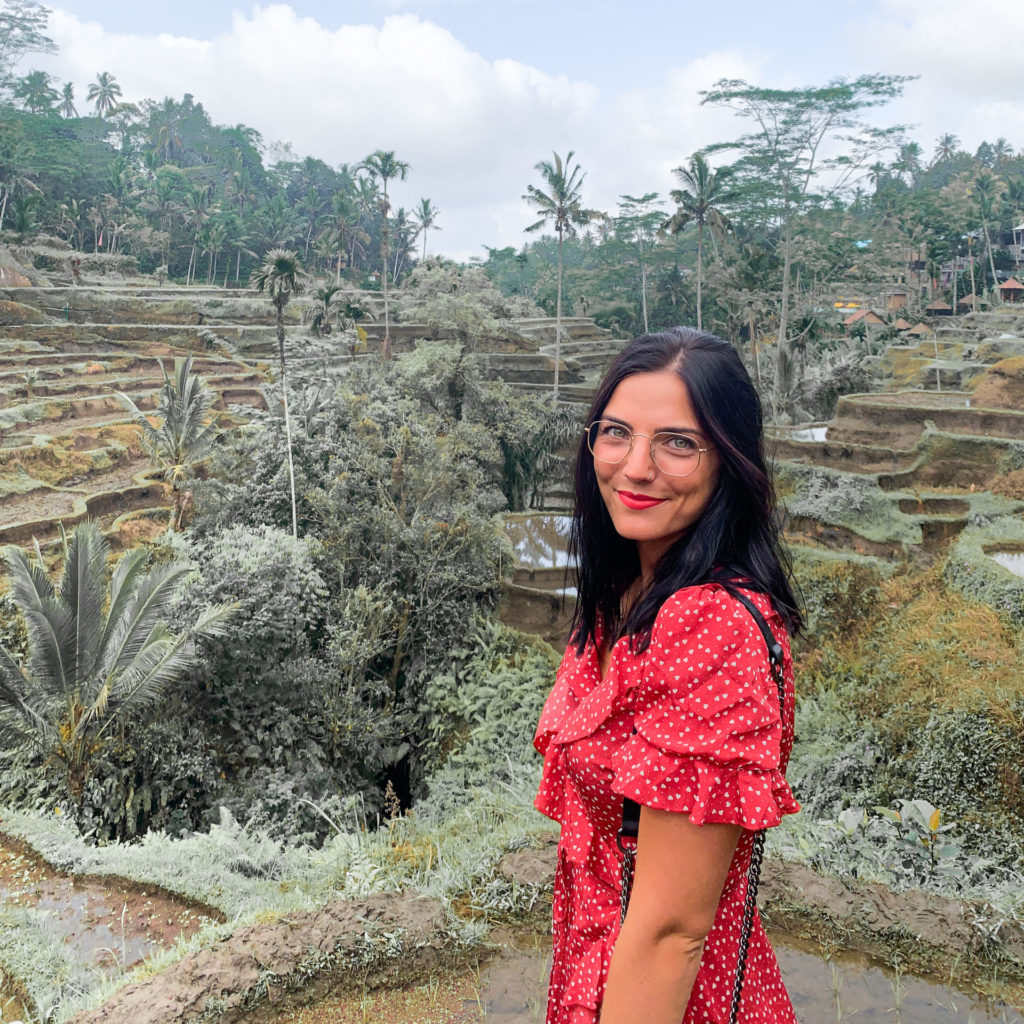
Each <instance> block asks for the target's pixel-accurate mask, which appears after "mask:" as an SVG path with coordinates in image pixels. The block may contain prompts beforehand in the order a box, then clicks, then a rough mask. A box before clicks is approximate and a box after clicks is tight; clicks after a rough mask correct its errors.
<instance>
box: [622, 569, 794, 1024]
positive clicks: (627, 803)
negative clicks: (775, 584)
mask: <svg viewBox="0 0 1024 1024" xmlns="http://www.w3.org/2000/svg"><path fill="white" fill-rule="evenodd" d="M726 589H727V590H728V592H729V594H731V595H732V596H733V597H734V598H735V599H736V600H737V601H739V602H740V604H742V605H743V607H744V608H746V609H747V611H748V612H749V613H750V616H751V618H752V619H753V620H754V622H755V623H756V625H757V628H758V629H759V630H760V632H761V636H762V637H763V638H764V643H765V646H766V647H767V648H768V667H769V669H770V670H771V674H772V679H774V680H775V685H776V686H777V687H778V690H779V716H780V718H781V717H782V716H783V715H784V714H785V708H786V681H785V673H784V667H783V666H784V656H783V650H782V644H780V643H779V642H778V640H776V639H775V635H774V634H773V633H772V631H771V629H770V627H769V626H768V623H767V622H766V621H765V618H764V616H763V615H762V614H761V610H760V609H759V608H758V607H757V605H756V604H754V602H753V601H751V600H750V598H749V597H747V596H746V595H745V594H742V593H740V592H739V590H738V589H736V588H735V587H727V588H726ZM633 732H634V733H635V732H636V727H635V726H634V728H633ZM639 832H640V805H639V804H638V803H637V802H636V801H635V800H630V799H629V798H628V797H626V798H623V801H622V826H621V827H620V828H619V831H618V833H617V834H616V836H615V842H616V844H617V846H618V847H619V849H620V850H621V851H622V855H623V862H622V891H621V913H620V918H619V923H620V924H621V923H622V921H624V920H625V918H626V908H627V907H628V905H629V894H630V890H631V889H632V887H633V873H634V871H635V869H636V849H635V846H634V845H632V844H628V843H627V842H626V840H634V841H635V840H636V837H637V835H638V834H639ZM764 838H765V830H764V829H763V828H762V829H758V830H757V831H756V832H755V833H754V837H753V840H752V843H751V851H750V867H749V868H748V869H747V890H746V894H745V896H744V899H743V921H742V924H741V925H740V942H739V952H738V956H737V960H736V977H735V980H734V982H733V990H732V1003H731V1005H730V1008H729V1024H736V1020H737V1017H738V1015H739V1009H740V996H741V994H742V992H743V976H744V974H745V973H746V969H747V950H748V948H749V946H750V929H751V927H752V926H753V922H754V911H755V909H756V908H757V890H758V886H759V884H760V880H761V861H762V859H763V857H764Z"/></svg>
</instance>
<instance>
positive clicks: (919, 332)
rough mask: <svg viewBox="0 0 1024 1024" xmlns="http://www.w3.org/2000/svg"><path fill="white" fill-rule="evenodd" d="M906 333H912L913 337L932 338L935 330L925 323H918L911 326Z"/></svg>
mask: <svg viewBox="0 0 1024 1024" xmlns="http://www.w3.org/2000/svg"><path fill="white" fill-rule="evenodd" d="M907 334H913V335H914V337H915V338H934V337H935V332H934V331H933V330H932V329H931V328H930V327H929V326H928V325H927V324H918V325H917V326H916V327H911V328H910V330H909V331H907Z"/></svg>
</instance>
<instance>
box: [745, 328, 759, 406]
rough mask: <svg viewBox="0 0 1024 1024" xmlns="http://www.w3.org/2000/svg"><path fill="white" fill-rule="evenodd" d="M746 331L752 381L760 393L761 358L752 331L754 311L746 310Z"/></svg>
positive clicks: (755, 337) (755, 336)
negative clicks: (751, 359) (752, 371)
mask: <svg viewBox="0 0 1024 1024" xmlns="http://www.w3.org/2000/svg"><path fill="white" fill-rule="evenodd" d="M747 333H748V334H749V335H750V351H751V352H752V353H753V355H754V383H755V384H756V385H757V393H758V394H759V395H760V394H761V358H760V356H759V355H758V354H757V335H756V334H755V333H754V311H753V309H748V310H747Z"/></svg>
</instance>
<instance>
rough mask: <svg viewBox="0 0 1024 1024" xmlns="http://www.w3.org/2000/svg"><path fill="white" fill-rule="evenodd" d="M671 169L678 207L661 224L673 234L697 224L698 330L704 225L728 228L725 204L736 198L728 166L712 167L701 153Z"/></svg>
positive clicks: (698, 328)
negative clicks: (685, 163)
mask: <svg viewBox="0 0 1024 1024" xmlns="http://www.w3.org/2000/svg"><path fill="white" fill-rule="evenodd" d="M672 173H673V174H674V175H675V176H676V177H677V178H678V179H679V184H680V185H682V188H677V189H673V190H672V191H671V192H670V193H669V195H670V196H671V197H672V201H673V202H674V203H675V204H676V206H677V207H678V209H677V210H676V212H675V213H674V214H672V216H671V217H669V219H668V220H667V221H665V223H664V225H663V227H664V228H665V230H666V231H669V232H671V233H672V234H673V235H677V234H679V232H680V231H682V230H683V228H685V227H686V226H687V225H689V224H696V225H697V330H698V331H700V330H703V329H704V324H703V319H702V311H701V299H702V288H703V284H704V228H705V227H709V228H710V229H711V231H712V240H713V239H714V232H715V231H718V232H720V233H721V232H725V231H727V230H728V229H729V227H730V224H729V218H728V217H727V216H726V214H725V207H727V206H728V205H729V203H731V202H733V201H734V200H735V199H736V194H737V193H736V190H735V189H732V188H730V187H729V179H730V178H731V177H732V175H733V169H732V168H731V167H719V168H718V170H717V171H712V170H711V166H710V164H708V162H707V159H706V158H705V156H704V154H703V153H694V154H693V156H691V157H690V163H689V165H688V166H687V167H676V168H675V169H674V170H673V171H672Z"/></svg>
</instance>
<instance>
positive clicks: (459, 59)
mask: <svg viewBox="0 0 1024 1024" xmlns="http://www.w3.org/2000/svg"><path fill="white" fill-rule="evenodd" d="M50 33H51V35H52V36H53V38H54V40H55V41H56V42H57V44H58V46H59V48H60V53H59V55H58V56H56V57H51V58H47V59H46V61H45V64H44V66H45V67H46V69H47V70H50V71H52V72H54V73H55V74H56V75H57V76H58V77H59V78H60V79H61V80H65V79H71V80H72V81H74V82H75V83H76V84H77V85H78V87H79V88H78V95H79V97H80V106H81V107H84V106H85V103H84V94H85V87H86V85H87V83H89V82H90V81H92V80H93V79H94V78H95V75H96V73H97V72H98V71H101V70H103V71H109V72H110V73H112V74H113V75H114V76H115V77H116V78H117V80H118V82H119V83H120V85H121V87H122V88H123V90H124V99H125V100H136V101H137V100H140V99H143V98H153V99H161V98H163V97H164V96H166V95H172V96H175V97H176V98H180V97H181V96H182V95H183V94H184V92H186V91H188V92H191V93H193V94H194V95H195V97H196V99H197V100H200V101H201V102H202V103H203V104H204V106H205V107H206V109H207V110H208V111H209V113H210V115H211V117H212V118H213V119H214V120H215V121H217V122H219V123H226V124H234V123H237V122H243V123H245V124H248V125H251V126H252V127H254V128H257V129H258V130H259V131H260V132H262V134H263V136H264V138H265V139H266V140H267V141H268V142H271V141H273V140H278V139H280V140H283V141H287V142H290V143H291V144H292V146H293V147H294V150H295V152H296V153H297V154H299V155H300V156H301V155H305V154H312V155H315V156H318V157H321V158H322V159H324V160H326V161H327V162H328V163H331V164H334V165H337V164H339V163H341V162H349V163H353V162H356V161H358V160H360V159H361V158H362V157H364V156H365V155H367V154H368V153H370V152H372V151H373V150H375V149H393V150H395V151H396V153H397V155H398V156H399V158H400V159H403V160H406V161H408V162H409V163H410V164H411V165H412V171H411V174H410V177H409V180H408V182H407V183H405V184H402V183H398V184H396V186H394V188H395V197H396V202H397V203H405V204H406V205H412V204H414V203H415V202H416V200H417V198H418V197H419V196H429V197H430V198H431V199H432V200H433V202H434V204H435V205H436V206H438V207H439V208H440V210H441V211H442V220H441V223H442V226H443V227H444V228H445V231H446V234H445V236H443V242H442V239H441V238H439V239H438V241H439V243H441V244H443V245H444V247H445V248H446V250H448V251H453V252H459V253H468V252H470V251H473V252H479V251H480V249H479V246H480V244H481V243H482V242H487V243H489V244H494V243H496V242H497V241H498V240H499V239H496V238H495V237H494V234H493V233H494V232H495V231H497V230H499V227H498V225H499V224H502V225H504V224H507V222H508V216H507V213H502V214H500V215H499V214H498V213H497V212H495V213H494V214H493V215H490V216H487V215H485V214H484V213H483V211H484V210H486V209H487V208H488V206H489V205H490V204H496V205H495V209H497V207H498V206H499V205H500V204H501V203H502V201H503V200H511V201H513V202H514V203H517V204H518V200H519V196H520V195H521V193H522V192H523V191H524V190H525V187H526V184H527V183H528V181H529V180H530V176H531V173H532V167H533V164H534V163H535V162H536V161H537V160H538V159H540V158H541V157H544V156H546V155H547V154H548V153H550V152H551V150H552V148H558V147H564V146H566V145H572V144H573V140H572V139H570V138H569V134H570V128H571V129H572V131H573V132H574V133H579V134H585V133H586V131H587V130H588V126H591V127H592V126H593V125H594V124H595V123H596V121H597V118H596V116H595V111H596V105H597V101H598V98H599V94H598V90H597V89H596V87H595V86H593V85H592V84H590V83H588V82H582V81H571V80H570V79H569V78H567V77H566V76H563V75H551V74H548V73H546V72H544V71H541V70H539V69H537V68H534V67H531V66H529V65H527V64H524V63H521V62H519V61H515V60H496V61H487V60H485V59H484V58H483V57H481V56H480V55H479V54H477V53H474V52H473V51H471V50H470V49H469V48H467V47H466V46H465V45H463V44H462V43H461V42H460V41H459V40H458V39H456V38H455V37H454V36H453V35H452V34H451V33H450V32H448V31H447V30H446V29H444V28H441V27H439V26H438V25H436V24H433V23H431V22H428V21H424V20H421V19H420V18H419V17H417V16H416V15H413V14H393V15H390V16H388V17H386V18H385V19H384V21H383V22H382V24H380V25H379V26H375V25H343V26H341V27H340V28H337V29H328V28H325V27H324V26H322V25H320V24H319V23H318V22H317V21H315V20H314V19H312V18H303V17H300V16H298V15H297V14H296V13H295V11H294V10H293V9H292V8H291V7H289V6H288V5H286V4H272V5H269V6H265V7H255V8H253V10H252V12H251V13H250V14H248V15H246V14H242V13H239V12H237V11H236V12H235V13H234V14H233V16H232V21H231V27H230V29H229V30H228V31H227V32H225V33H223V34H222V35H220V36H217V37H215V38H213V39H209V40H201V39H197V38H183V37H175V36H169V35H166V34H164V35H123V34H116V33H111V32H107V31H105V30H104V29H103V28H102V26H100V25H99V24H97V23H96V22H88V21H82V20H80V19H79V18H77V17H76V16H75V15H73V14H70V13H68V12H66V11H63V10H59V9H58V10H56V11H55V12H54V14H53V16H52V18H51V21H50ZM522 216H523V223H526V217H527V216H528V214H527V213H525V212H524V213H523V215H522ZM501 230H507V228H501ZM502 240H503V241H506V242H507V241H510V240H509V239H508V237H507V236H504V237H503V239H502Z"/></svg>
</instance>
